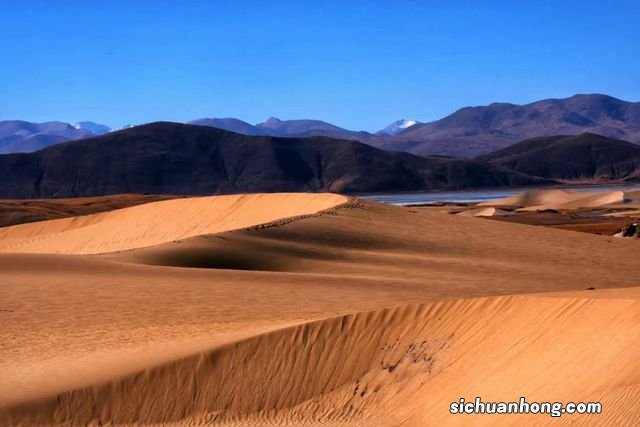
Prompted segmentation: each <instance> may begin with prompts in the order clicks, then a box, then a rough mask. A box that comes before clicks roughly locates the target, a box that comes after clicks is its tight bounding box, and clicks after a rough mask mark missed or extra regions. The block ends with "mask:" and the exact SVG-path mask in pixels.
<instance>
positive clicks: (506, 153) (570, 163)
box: [478, 133, 640, 181]
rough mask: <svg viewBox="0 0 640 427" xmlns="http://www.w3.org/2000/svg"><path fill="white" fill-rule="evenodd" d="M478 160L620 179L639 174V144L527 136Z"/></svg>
mask: <svg viewBox="0 0 640 427" xmlns="http://www.w3.org/2000/svg"><path fill="white" fill-rule="evenodd" d="M478 160H481V161H486V162H490V163H492V164H494V165H498V166H502V167H505V168H509V169H513V170H517V171H519V172H522V173H526V174H530V175H534V176H540V177H546V178H551V179H559V180H607V181H610V180H622V179H626V178H629V177H631V176H633V175H634V174H638V173H640V146H638V145H635V144H631V143H628V142H625V141H620V140H617V139H612V138H607V137H604V136H600V135H595V134H591V133H584V134H582V135H577V136H562V135H560V136H553V137H541V138H533V139H528V140H525V141H522V142H519V143H517V144H515V145H512V146H510V147H507V148H503V149H502V150H498V151H495V152H493V153H490V154H487V155H483V156H480V157H478Z"/></svg>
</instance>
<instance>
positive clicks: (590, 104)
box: [378, 94, 640, 157]
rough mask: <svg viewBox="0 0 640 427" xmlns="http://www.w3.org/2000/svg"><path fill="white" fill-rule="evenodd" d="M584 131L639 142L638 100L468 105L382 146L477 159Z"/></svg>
mask: <svg viewBox="0 0 640 427" xmlns="http://www.w3.org/2000/svg"><path fill="white" fill-rule="evenodd" d="M585 132H591V133H597V134H600V135H604V136H608V137H611V138H618V139H624V140H626V141H630V142H633V143H640V103H632V102H626V101H622V100H619V99H616V98H613V97H610V96H607V95H599V94H591V95H575V96H572V97H570V98H564V99H546V100H542V101H537V102H533V103H531V104H526V105H515V104H506V103H494V104H491V105H488V106H482V107H467V108H462V109H460V110H458V111H456V112H455V113H453V114H451V115H449V116H447V117H445V118H443V119H441V120H437V121H434V122H430V123H425V124H418V125H416V126H412V127H410V128H409V129H407V130H405V131H403V132H400V133H399V134H398V135H396V136H395V137H394V138H393V140H392V141H384V142H382V143H380V144H378V146H379V147H381V148H388V149H396V150H402V151H408V152H411V153H416V154H423V155H424V154H442V155H452V156H460V157H473V156H477V155H481V154H486V153H489V152H492V151H495V150H498V149H501V148H504V147H506V146H509V145H511V144H514V143H516V142H518V141H522V140H524V139H527V138H533V137H540V136H551V135H577V134H581V133H585Z"/></svg>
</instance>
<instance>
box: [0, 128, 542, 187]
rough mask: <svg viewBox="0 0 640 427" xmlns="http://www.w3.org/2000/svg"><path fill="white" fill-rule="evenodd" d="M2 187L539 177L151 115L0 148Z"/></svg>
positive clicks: (446, 182)
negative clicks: (64, 139)
mask: <svg viewBox="0 0 640 427" xmlns="http://www.w3.org/2000/svg"><path fill="white" fill-rule="evenodd" d="M0 170H3V171H5V176H6V178H5V180H4V182H3V185H2V187H0V197H7V198H9V197H11V198H29V197H78V196H94V195H105V194H116V193H154V194H229V193H251V192H287V191H314V192H317V191H331V192H346V193H354V192H376V191H420V190H433V189H459V188H470V187H483V186H493V187H498V186H507V185H532V184H545V183H548V182H549V181H548V180H543V179H539V178H532V177H529V176H527V175H523V174H520V173H517V172H513V171H509V170H505V169H503V168H501V167H499V166H494V165H490V164H487V163H483V162H480V161H476V160H461V159H451V158H437V157H436V158H422V157H417V156H413V155H411V154H407V153H398V152H387V151H382V150H378V149H376V148H373V147H371V146H368V145H365V144H361V143H358V142H355V141H344V140H334V139H329V138H322V137H313V138H276V137H255V136H246V135H239V134H235V133H231V132H226V131H222V130H219V129H214V128H208V127H204V126H190V125H183V124H178V123H166V122H159V123H152V124H149V125H144V126H138V127H135V128H132V129H128V130H124V131H120V132H114V133H110V134H107V135H103V136H100V137H95V138H91V139H88V140H84V141H75V142H69V143H65V144H60V145H57V146H54V147H50V148H48V149H45V150H41V151H38V152H36V153H32V154H13V155H4V156H0Z"/></svg>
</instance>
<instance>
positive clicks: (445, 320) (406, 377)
mask: <svg viewBox="0 0 640 427" xmlns="http://www.w3.org/2000/svg"><path fill="white" fill-rule="evenodd" d="M639 296H640V294H639V293H638V292H637V291H636V290H635V289H623V290H610V291H604V292H592V293H585V292H570V293H564V294H542V295H522V296H503V297H483V298H473V299H460V300H451V301H439V302H433V303H426V304H419V305H407V306H400V307H394V308H389V309H382V310H376V311H371V312H360V313H355V314H348V315H344V316H339V317H336V318H330V319H325V320H320V321H315V322H310V323H305V324H300V325H296V326H292V327H287V328H284V329H280V330H276V331H273V332H267V333H264V334H260V335H257V336H254V337H251V338H247V339H244V340H240V341H237V342H233V343H230V344H227V345H223V346H221V347H219V348H216V349H213V350H210V351H203V352H199V353H197V354H194V355H192V356H189V357H186V358H183V359H180V360H175V361H168V362H167V363H165V364H161V365H159V366H156V367H150V368H148V369H145V370H144V371H141V372H139V373H137V374H134V375H131V376H128V377H125V378H116V379H113V380H112V381H110V382H108V383H106V384H102V385H94V386H89V387H86V388H80V389H77V390H74V391H67V392H62V393H61V394H58V395H56V396H52V397H50V398H48V399H43V400H39V401H31V402H22V403H21V404H19V405H13V406H11V407H6V408H3V409H2V408H0V423H2V424H3V425H14V424H16V425H17V424H64V423H68V424H71V425H84V424H89V423H94V424H100V423H102V424H105V423H114V424H134V423H138V424H157V423H162V424H165V423H173V424H175V425H197V424H205V423H211V422H217V423H220V424H240V425H242V424H243V423H250V424H283V425H295V424H298V425H300V424H302V425H314V424H316V423H330V424H331V423H334V424H360V425H362V424H369V425H372V424H371V423H374V424H375V425H426V424H438V423H444V422H446V423H447V424H451V425H465V424H466V423H468V422H470V421H471V420H473V423H474V424H478V425H496V424H497V425H506V424H512V423H513V422H514V421H515V420H514V418H516V419H518V418H523V419H529V420H538V421H545V420H546V419H547V418H544V417H548V416H544V415H536V416H532V415H528V416H527V415H524V416H509V417H506V418H505V417H500V416H487V415H483V416H478V417H475V418H473V416H470V415H465V416H459V415H458V416H454V415H450V414H448V411H447V409H448V405H449V403H450V402H452V401H456V400H457V399H459V398H460V397H465V398H467V399H472V398H473V397H475V396H476V395H478V396H482V397H483V399H484V400H517V399H518V398H519V397H520V395H521V394H522V393H523V390H522V389H521V385H522V384H527V388H526V390H527V391H526V396H527V399H528V400H530V401H534V400H536V399H538V400H539V401H545V400H550V399H551V400H553V401H555V400H558V401H565V402H566V401H568V400H576V399H581V400H598V399H599V400H602V401H603V405H604V407H605V408H606V411H607V413H611V414H615V412H616V411H623V410H624V411H626V412H627V414H626V415H627V418H626V420H632V419H635V420H640V414H638V413H632V414H629V413H628V410H625V408H624V406H625V405H626V403H625V401H626V400H625V399H627V398H628V397H629V396H628V395H627V396H626V397H624V396H625V394H622V395H621V394H620V393H618V390H620V389H621V388H623V387H626V386H627V384H628V383H629V381H631V382H633V381H638V380H640V369H638V368H637V364H634V363H633V361H634V360H635V359H634V358H635V354H637V351H638V350H640V344H639V343H640V340H639V339H638V338H640V324H638V323H637V322H636V321H635V319H637V316H638V315H639V314H640V300H638V297H639ZM531 319H536V321H535V322H532V321H531ZM585 330H588V331H589V333H588V334H585V333H584V331H585ZM600 370H606V371H607V372H609V374H608V375H597V376H594V375H592V373H593V372H598V371H600ZM558 375H562V377H563V378H565V379H570V381H561V382H558V381H555V380H554V378H557V376H558ZM628 393H631V395H633V396H638V394H640V390H638V389H633V390H630V391H627V394H628ZM623 397H624V398H623ZM589 417H594V416H593V415H582V416H578V415H576V416H565V417H564V418H562V419H560V420H559V421H565V422H576V421H577V420H578V419H580V420H582V422H585V421H589ZM596 417H597V416H596ZM548 419H550V418H548ZM598 420H600V418H598ZM554 421H556V420H555V419H554Z"/></svg>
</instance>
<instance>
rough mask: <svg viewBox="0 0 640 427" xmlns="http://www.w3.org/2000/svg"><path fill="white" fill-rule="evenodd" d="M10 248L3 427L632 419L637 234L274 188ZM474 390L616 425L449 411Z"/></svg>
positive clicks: (4, 238) (637, 333) (92, 222)
mask: <svg viewBox="0 0 640 427" xmlns="http://www.w3.org/2000/svg"><path fill="white" fill-rule="evenodd" d="M536 203H537V201H536ZM261 224H267V225H261ZM112 228H114V229H116V231H115V232H114V231H113V230H111V229H112ZM77 242H82V243H81V244H78V243H77ZM0 248H2V252H4V253H2V254H0V271H1V272H2V279H3V280H2V285H1V286H0V319H1V320H2V325H3V328H2V329H0V340H1V342H2V343H3V346H2V347H1V348H0V372H2V373H3V377H2V381H0V425H19V424H22V425H33V424H41V425H42V424H44V425H47V424H48V425H56V424H67V425H87V424H91V423H93V424H95V425H98V424H108V423H111V424H118V425H143V424H156V425H158V424H162V425H198V424H219V425H321V424H329V425H378V426H385V425H409V426H413V425H420V426H423V425H522V424H523V423H530V424H536V425H546V424H554V425H555V424H572V423H573V424H580V425H603V424H617V425H625V424H626V425H634V424H637V423H640V408H638V406H637V405H636V403H635V402H637V401H638V398H639V397H640V387H639V386H638V383H639V382H638V381H639V380H640V367H639V366H638V364H637V363H636V355H637V353H638V351H639V350H640V349H639V348H638V347H639V345H640V344H639V343H640V340H639V338H640V321H639V319H640V290H639V289H638V286H640V276H639V275H638V273H637V259H638V254H639V253H640V244H638V242H636V241H631V240H625V239H615V238H612V237H608V236H596V235H589V234H583V233H574V232H570V231H564V230H558V229H552V228H544V227H531V226H528V225H522V224H513V223H506V222H498V221H489V220H484V219H482V218H473V217H464V216H460V215H448V214H446V213H445V212H442V211H437V210H428V209H415V208H410V207H396V206H387V205H381V204H378V203H373V202H364V201H360V200H354V199H348V198H345V197H343V196H336V195H309V194H298V195H279V194H270V195H251V196H240V197H236V198H235V199H229V198H225V197H222V198H220V197H218V198H198V199H196V198H194V199H180V200H171V201H162V202H157V203H151V204H147V205H140V206H137V207H131V208H126V209H122V210H116V211H112V212H109V213H105V214H97V215H91V216H85V217H78V218H77V219H72V220H55V221H45V222H40V223H33V224H28V225H22V226H20V225H19V226H13V227H7V228H4V229H0ZM88 254H91V255H88ZM475 396H481V397H482V398H483V400H485V401H491V400H495V401H498V400H517V399H518V398H519V397H520V396H526V397H527V400H529V401H555V400H559V401H564V402H567V401H601V402H602V403H603V407H604V413H603V414H601V415H565V416H563V417H561V418H551V417H550V416H548V415H523V416H516V415H492V416H488V415H477V416H476V415H466V414H465V415H459V414H457V415H451V414H449V404H450V403H451V402H453V401H457V400H458V399H459V398H460V397H464V398H466V399H467V400H469V399H473V398H475Z"/></svg>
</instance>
